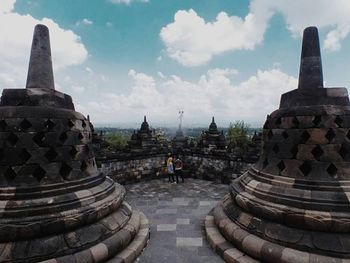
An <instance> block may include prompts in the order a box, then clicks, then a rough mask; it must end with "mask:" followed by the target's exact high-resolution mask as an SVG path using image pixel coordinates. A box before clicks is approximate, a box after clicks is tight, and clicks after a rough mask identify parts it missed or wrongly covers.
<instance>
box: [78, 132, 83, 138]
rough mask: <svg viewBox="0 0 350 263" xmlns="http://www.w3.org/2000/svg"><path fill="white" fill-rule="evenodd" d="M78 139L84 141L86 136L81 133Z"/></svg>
mask: <svg viewBox="0 0 350 263" xmlns="http://www.w3.org/2000/svg"><path fill="white" fill-rule="evenodd" d="M78 139H79V140H82V139H84V135H83V134H82V133H81V132H79V134H78Z"/></svg>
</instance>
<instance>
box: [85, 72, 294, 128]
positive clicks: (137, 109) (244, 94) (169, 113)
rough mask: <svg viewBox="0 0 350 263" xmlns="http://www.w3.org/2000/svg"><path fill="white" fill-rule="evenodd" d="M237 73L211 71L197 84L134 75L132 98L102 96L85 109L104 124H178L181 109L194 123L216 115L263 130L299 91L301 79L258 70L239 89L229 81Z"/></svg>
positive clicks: (139, 74) (219, 117) (112, 94)
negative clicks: (286, 97) (287, 96)
mask: <svg viewBox="0 0 350 263" xmlns="http://www.w3.org/2000/svg"><path fill="white" fill-rule="evenodd" d="M236 74H237V71H236V70H234V69H212V70H209V71H208V72H207V73H206V74H204V75H202V76H201V77H200V78H199V80H198V81H197V82H190V81H186V80H183V79H182V78H180V77H178V76H175V75H173V76H169V77H165V76H164V75H163V76H164V78H160V79H158V80H159V81H156V80H155V78H153V77H152V76H149V75H147V74H144V73H139V72H136V71H135V70H130V71H129V76H130V77H131V78H132V79H133V82H134V83H133V85H132V87H130V89H129V92H128V93H124V94H114V93H108V94H102V96H101V98H100V99H101V100H100V102H98V101H91V102H89V103H88V104H87V106H86V107H85V108H88V109H89V111H90V112H89V113H91V115H92V116H93V118H94V119H96V120H99V121H100V122H104V121H115V122H129V123H130V122H132V121H137V120H138V119H139V117H140V116H143V115H147V116H150V117H151V118H152V120H154V121H158V122H167V124H171V123H173V124H174V123H176V122H177V117H178V116H177V115H178V109H183V110H184V111H185V115H186V121H188V122H189V123H198V122H200V121H204V120H208V122H209V121H210V118H211V116H213V115H215V116H217V117H218V119H220V120H221V122H222V123H226V124H228V123H229V122H232V121H234V120H237V119H244V120H245V121H247V122H250V123H253V124H255V125H261V124H262V122H263V121H264V120H265V118H266V114H269V113H271V112H272V111H273V110H275V109H276V108H277V107H278V104H279V99H280V95H281V94H282V93H284V92H287V91H289V90H292V89H294V88H296V87H297V79H295V78H294V77H291V76H289V75H287V74H285V73H283V72H282V71H281V70H280V69H271V70H258V71H257V73H256V75H254V76H251V77H250V78H248V79H247V80H245V81H243V82H241V83H239V84H237V85H234V84H233V83H232V81H231V79H230V77H234V76H235V75H236ZM158 75H160V74H158ZM160 76H162V74H161V75H160ZM115 112H118V115H115ZM257 120H259V122H257Z"/></svg>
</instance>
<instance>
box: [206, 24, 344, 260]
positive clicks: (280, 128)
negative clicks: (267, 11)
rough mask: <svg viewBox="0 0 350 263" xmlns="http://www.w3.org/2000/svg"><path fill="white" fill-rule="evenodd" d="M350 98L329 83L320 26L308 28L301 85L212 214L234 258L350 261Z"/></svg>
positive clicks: (213, 235) (219, 241) (217, 244)
mask: <svg viewBox="0 0 350 263" xmlns="http://www.w3.org/2000/svg"><path fill="white" fill-rule="evenodd" d="M349 200H350V104H349V98H348V93H347V90H346V89H345V88H324V87H323V77H322V64H321V56H320V48H319V39H318V32H317V28H315V27H309V28H306V29H305V31H304V36H303V46H302V53H301V65H300V76H299V86H298V89H296V90H293V91H290V92H287V93H285V94H283V95H282V97H281V102H280V108H279V109H278V110H276V111H274V112H273V113H272V114H271V115H270V116H268V118H267V120H266V123H265V125H264V131H263V145H262V152H261V156H260V159H259V161H258V162H257V163H256V164H255V165H254V166H253V167H252V168H251V169H250V170H249V171H248V172H246V173H245V174H243V175H242V176H241V177H240V178H238V179H237V180H235V181H233V183H232V184H231V187H230V193H229V195H227V196H226V197H225V198H224V199H223V200H222V202H221V203H220V204H219V205H218V206H217V207H216V208H215V209H214V210H213V213H212V215H209V216H208V217H207V219H206V223H205V224H206V232H207V236H208V239H209V241H210V243H211V245H212V246H213V247H214V249H215V250H216V251H217V252H218V253H219V254H220V255H221V256H222V257H223V258H224V259H225V260H226V261H227V262H248V261H249V262H273V263H275V262H290V263H295V262H350V201H349Z"/></svg>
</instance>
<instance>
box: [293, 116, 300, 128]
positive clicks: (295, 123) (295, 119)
mask: <svg viewBox="0 0 350 263" xmlns="http://www.w3.org/2000/svg"><path fill="white" fill-rule="evenodd" d="M292 124H293V128H298V127H299V121H298V118H297V117H294V118H293V120H292Z"/></svg>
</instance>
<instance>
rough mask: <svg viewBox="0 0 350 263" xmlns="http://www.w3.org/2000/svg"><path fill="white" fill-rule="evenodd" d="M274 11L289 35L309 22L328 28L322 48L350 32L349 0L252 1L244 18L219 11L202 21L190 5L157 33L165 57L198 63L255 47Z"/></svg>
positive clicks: (297, 33)
mask: <svg viewBox="0 0 350 263" xmlns="http://www.w3.org/2000/svg"><path fill="white" fill-rule="evenodd" d="M275 14H282V16H283V17H284V19H285V21H286V25H287V28H288V30H289V31H290V32H291V33H292V35H293V36H300V35H301V32H302V30H303V29H304V28H305V27H307V26H310V25H315V26H318V27H319V28H320V29H322V30H325V31H326V32H328V33H327V36H326V39H325V40H324V48H325V49H327V50H330V51H335V50H339V49H340V47H341V40H343V39H344V38H345V37H347V36H348V34H349V32H350V16H349V14H350V1H348V0H333V1H330V0H317V1H316V0H294V1H280V0H251V1H250V5H249V12H248V14H247V15H246V16H245V17H244V18H241V17H238V16H229V15H228V14H227V13H225V12H220V13H219V14H218V15H217V17H216V18H215V19H214V21H205V20H204V19H203V18H202V17H201V16H199V15H198V14H197V13H196V12H195V11H194V10H192V9H190V10H188V11H186V10H179V11H177V12H176V13H175V16H174V21H173V22H172V23H170V24H168V25H166V26H165V27H163V28H162V29H161V31H160V37H161V39H162V41H163V42H164V44H165V45H166V52H167V54H168V55H169V57H171V58H172V59H174V60H176V61H178V62H179V63H180V64H182V65H184V66H199V65H204V64H206V63H208V62H209V61H210V60H211V59H212V58H213V57H214V56H215V55H218V54H221V53H223V52H227V51H235V50H252V49H255V48H256V46H257V45H259V44H261V43H262V41H263V39H264V34H265V32H266V30H267V28H268V26H269V21H270V19H271V17H272V16H274V15H275Z"/></svg>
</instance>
